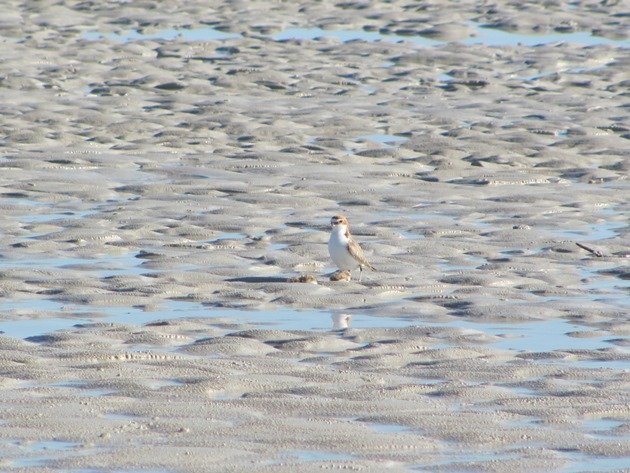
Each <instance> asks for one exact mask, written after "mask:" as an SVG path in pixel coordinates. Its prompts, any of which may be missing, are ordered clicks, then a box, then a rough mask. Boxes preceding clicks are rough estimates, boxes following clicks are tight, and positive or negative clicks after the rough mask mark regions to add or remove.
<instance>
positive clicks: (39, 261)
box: [0, 253, 149, 278]
mask: <svg viewBox="0 0 630 473" xmlns="http://www.w3.org/2000/svg"><path fill="white" fill-rule="evenodd" d="M136 255H137V253H127V254H124V255H115V256H112V255H100V256H96V255H95V257H94V258H76V257H62V256H57V257H44V258H33V257H30V258H28V259H0V269H33V270H41V269H52V268H56V269H69V270H78V271H85V272H86V273H89V274H90V276H96V277H100V278H106V277H111V276H137V275H141V274H144V273H147V272H149V270H148V269H147V268H143V267H142V263H143V261H142V260H139V259H137V258H136Z"/></svg>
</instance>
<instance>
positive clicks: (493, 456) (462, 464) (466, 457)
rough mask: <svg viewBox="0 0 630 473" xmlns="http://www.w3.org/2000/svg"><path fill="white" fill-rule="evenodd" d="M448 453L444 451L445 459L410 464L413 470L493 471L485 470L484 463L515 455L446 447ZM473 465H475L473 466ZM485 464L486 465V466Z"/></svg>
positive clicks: (509, 458)
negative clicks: (463, 450)
mask: <svg viewBox="0 0 630 473" xmlns="http://www.w3.org/2000/svg"><path fill="white" fill-rule="evenodd" d="M447 450H448V453H444V454H443V457H445V458H446V459H445V460H441V461H437V462H428V463H424V464H422V463H420V464H415V465H412V466H411V468H412V469H413V470H414V471H416V470H417V471H427V472H429V471H430V472H434V471H449V472H457V473H459V472H472V471H495V470H494V469H492V470H486V468H483V465H484V464H488V465H492V463H493V462H496V461H498V460H514V459H515V458H516V457H515V456H514V455H510V454H498V453H496V452H487V453H486V452H478V453H462V452H457V451H453V449H451V448H448V446H447ZM473 465H475V466H476V467H475V466H473ZM488 465H486V466H488Z"/></svg>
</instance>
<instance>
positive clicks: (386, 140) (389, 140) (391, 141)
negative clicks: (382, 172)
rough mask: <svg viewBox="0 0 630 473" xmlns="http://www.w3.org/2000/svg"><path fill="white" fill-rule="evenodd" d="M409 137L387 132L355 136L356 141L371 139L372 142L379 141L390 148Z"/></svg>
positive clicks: (362, 141) (361, 141) (363, 141)
mask: <svg viewBox="0 0 630 473" xmlns="http://www.w3.org/2000/svg"><path fill="white" fill-rule="evenodd" d="M408 140H409V138H405V137H404V136H396V135H387V134H378V133H377V134H373V135H363V136H359V137H357V138H356V140H355V141H356V142H358V143H365V142H366V141H371V142H373V143H379V144H381V145H383V146H385V147H388V148H391V147H394V146H395V145H397V144H400V143H404V142H405V141H408Z"/></svg>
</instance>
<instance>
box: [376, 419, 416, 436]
mask: <svg viewBox="0 0 630 473" xmlns="http://www.w3.org/2000/svg"><path fill="white" fill-rule="evenodd" d="M366 425H367V426H368V427H370V428H371V429H372V430H374V432H378V433H379V434H406V433H410V432H413V431H412V430H411V429H410V428H409V427H407V426H404V425H398V424H379V423H378V422H368V423H366Z"/></svg>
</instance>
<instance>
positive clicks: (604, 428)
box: [582, 419, 624, 438]
mask: <svg viewBox="0 0 630 473" xmlns="http://www.w3.org/2000/svg"><path fill="white" fill-rule="evenodd" d="M623 424H624V423H623V422H622V421H619V420H613V419H588V420H585V421H583V422H582V425H583V427H584V429H585V430H587V431H588V432H589V433H591V434H593V435H595V436H596V437H599V438H615V437H616V436H615V433H614V432H613V430H614V429H616V428H618V427H621V426H622V425H623Z"/></svg>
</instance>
